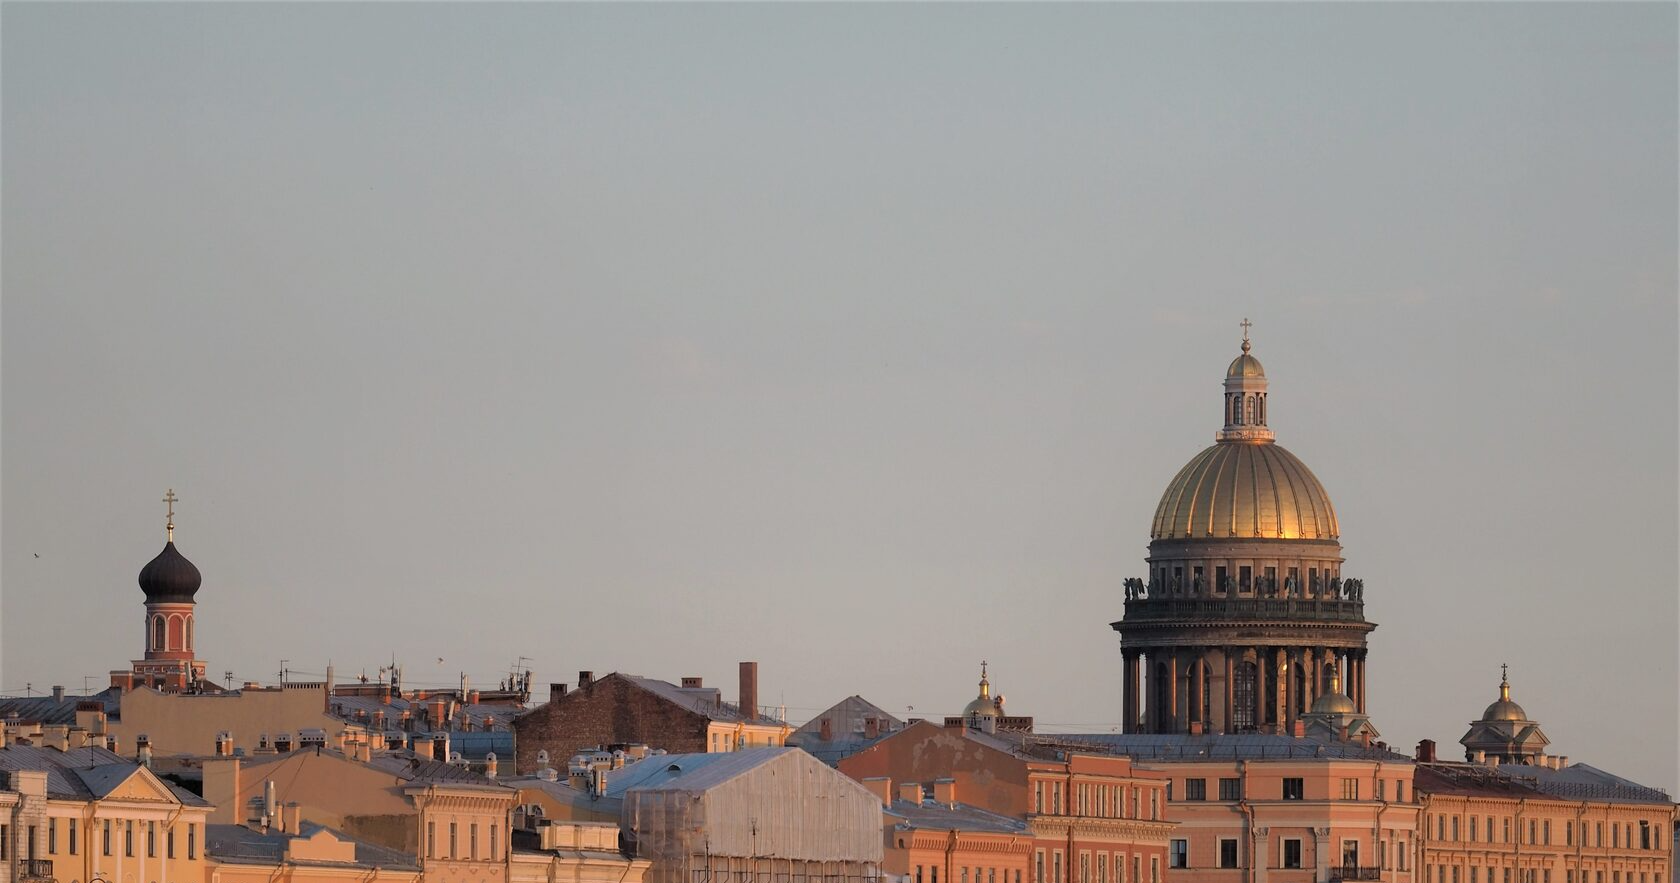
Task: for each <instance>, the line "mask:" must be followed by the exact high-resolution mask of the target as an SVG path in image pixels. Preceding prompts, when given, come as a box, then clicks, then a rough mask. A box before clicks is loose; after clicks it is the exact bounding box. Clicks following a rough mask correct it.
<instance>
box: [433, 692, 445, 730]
mask: <svg viewBox="0 0 1680 883" xmlns="http://www.w3.org/2000/svg"><path fill="white" fill-rule="evenodd" d="M431 715H432V717H431V724H432V729H434V730H447V729H449V703H448V702H447V701H446V700H444V699H442V698H438V699H433V700H432V703H431Z"/></svg>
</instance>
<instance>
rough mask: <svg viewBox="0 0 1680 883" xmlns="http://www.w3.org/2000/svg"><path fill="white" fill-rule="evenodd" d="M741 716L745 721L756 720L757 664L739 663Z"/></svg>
mask: <svg viewBox="0 0 1680 883" xmlns="http://www.w3.org/2000/svg"><path fill="white" fill-rule="evenodd" d="M740 701H741V714H742V715H744V716H745V717H746V719H747V720H750V721H755V720H758V663H756V662H743V663H741V696H740Z"/></svg>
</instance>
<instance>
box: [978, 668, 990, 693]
mask: <svg viewBox="0 0 1680 883" xmlns="http://www.w3.org/2000/svg"><path fill="white" fill-rule="evenodd" d="M980 695H981V696H990V695H992V682H991V681H988V680H986V660H984V659H982V660H980Z"/></svg>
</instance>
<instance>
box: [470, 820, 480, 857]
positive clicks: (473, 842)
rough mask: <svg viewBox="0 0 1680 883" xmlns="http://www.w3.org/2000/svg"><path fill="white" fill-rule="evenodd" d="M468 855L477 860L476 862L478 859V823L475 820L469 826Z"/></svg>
mask: <svg viewBox="0 0 1680 883" xmlns="http://www.w3.org/2000/svg"><path fill="white" fill-rule="evenodd" d="M467 855H468V856H469V857H470V858H471V859H472V860H473V861H475V862H476V861H478V823H477V822H473V823H472V824H471V825H468V826H467Z"/></svg>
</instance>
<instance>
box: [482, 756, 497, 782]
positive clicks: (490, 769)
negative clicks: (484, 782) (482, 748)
mask: <svg viewBox="0 0 1680 883" xmlns="http://www.w3.org/2000/svg"><path fill="white" fill-rule="evenodd" d="M484 775H486V776H488V777H489V778H492V779H494V778H496V752H494V751H492V752H490V753H489V754H486V755H484Z"/></svg>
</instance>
